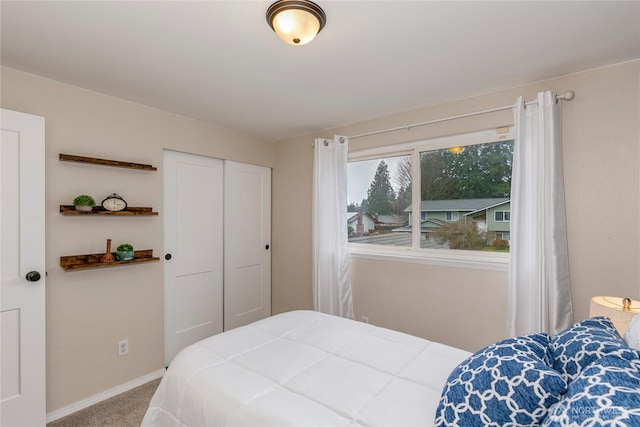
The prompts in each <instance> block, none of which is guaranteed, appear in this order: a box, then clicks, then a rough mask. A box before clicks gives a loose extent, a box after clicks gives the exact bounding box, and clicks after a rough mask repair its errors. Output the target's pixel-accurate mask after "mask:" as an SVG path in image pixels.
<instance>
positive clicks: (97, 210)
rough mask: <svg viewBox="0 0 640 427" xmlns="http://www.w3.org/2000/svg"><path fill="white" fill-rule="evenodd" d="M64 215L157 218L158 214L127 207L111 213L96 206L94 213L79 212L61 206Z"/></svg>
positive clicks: (149, 209)
mask: <svg viewBox="0 0 640 427" xmlns="http://www.w3.org/2000/svg"><path fill="white" fill-rule="evenodd" d="M60 213H61V214H62V215H114V216H156V215H158V212H153V208H147V207H135V206H127V208H126V209H125V210H123V211H118V212H111V211H108V210H106V209H104V208H102V207H101V206H94V208H93V210H92V211H89V212H83V211H77V210H76V207H75V206H73V205H60Z"/></svg>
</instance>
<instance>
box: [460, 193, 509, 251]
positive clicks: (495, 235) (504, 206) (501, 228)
mask: <svg viewBox="0 0 640 427" xmlns="http://www.w3.org/2000/svg"><path fill="white" fill-rule="evenodd" d="M465 216H466V217H467V218H473V220H474V221H476V222H478V225H479V226H480V224H481V223H484V226H485V227H486V231H487V242H488V244H491V243H492V242H493V241H494V240H496V239H500V240H507V241H508V240H511V200H510V199H506V200H504V201H502V202H497V203H495V204H493V205H491V206H487V207H484V208H481V209H478V210H476V211H474V212H470V213H468V214H466V215H465Z"/></svg>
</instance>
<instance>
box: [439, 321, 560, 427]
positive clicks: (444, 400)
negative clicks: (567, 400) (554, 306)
mask: <svg viewBox="0 0 640 427" xmlns="http://www.w3.org/2000/svg"><path fill="white" fill-rule="evenodd" d="M548 344H549V336H548V335H547V334H532V335H526V336H521V337H516V338H511V339H508V340H504V341H500V342H498V343H495V344H492V345H490V346H488V347H485V348H484V349H482V350H480V351H478V352H477V353H475V354H474V355H472V356H471V357H469V358H468V359H467V360H465V361H463V362H462V363H461V364H460V365H458V367H456V368H455V369H454V370H453V372H452V373H451V374H450V375H449V379H448V380H447V384H446V385H445V386H444V388H443V390H442V396H441V398H440V404H439V405H438V409H437V411H436V419H435V425H436V426H505V425H511V426H515V425H518V426H520V425H535V424H539V423H541V422H542V420H543V419H544V418H545V416H546V415H547V410H548V408H549V407H550V406H551V405H553V404H554V403H556V402H558V401H559V400H560V396H561V395H562V394H563V393H564V392H565V391H566V390H567V383H566V382H565V380H564V378H563V377H562V375H560V374H559V373H558V372H556V371H555V370H553V369H552V368H551V367H550V365H551V360H550V357H549V348H548Z"/></svg>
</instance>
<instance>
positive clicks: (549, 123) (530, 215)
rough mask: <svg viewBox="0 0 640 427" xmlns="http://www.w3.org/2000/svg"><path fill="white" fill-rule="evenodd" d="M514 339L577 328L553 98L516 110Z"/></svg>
mask: <svg viewBox="0 0 640 427" xmlns="http://www.w3.org/2000/svg"><path fill="white" fill-rule="evenodd" d="M514 115H515V128H516V139H515V147H514V154H513V176H512V182H511V242H510V244H511V263H510V267H509V269H510V270H509V299H508V320H507V329H508V330H507V332H508V335H509V336H517V335H524V334H530V333H534V332H548V333H549V334H552V335H554V334H556V333H557V332H559V331H561V330H563V329H565V328H567V327H568V326H570V325H571V324H572V322H573V308H572V304H571V285H570V280H569V257H568V253H567V231H566V230H567V227H566V218H565V203H564V182H563V172H562V117H561V107H560V103H559V102H557V101H556V96H555V94H554V93H552V92H541V93H539V94H538V97H537V103H530V104H529V105H525V102H524V100H523V99H522V97H520V98H518V100H517V101H516V104H515V106H514Z"/></svg>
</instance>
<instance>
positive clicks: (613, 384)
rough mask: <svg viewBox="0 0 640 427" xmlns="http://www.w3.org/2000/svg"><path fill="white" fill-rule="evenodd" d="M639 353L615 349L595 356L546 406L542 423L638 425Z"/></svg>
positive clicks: (557, 426)
mask: <svg viewBox="0 0 640 427" xmlns="http://www.w3.org/2000/svg"><path fill="white" fill-rule="evenodd" d="M639 357H640V356H639V355H638V354H637V353H636V352H634V351H633V350H630V349H625V350H618V351H615V352H613V353H610V354H608V355H606V356H604V357H602V358H601V359H598V360H596V361H595V362H593V363H592V364H591V365H589V366H588V367H587V368H585V369H584V370H583V371H582V372H581V373H580V375H579V376H578V378H576V379H575V380H574V381H573V382H572V383H571V384H569V389H568V391H567V394H566V395H565V396H564V398H563V399H562V400H561V401H560V402H559V403H557V404H555V405H553V406H552V407H551V408H549V414H548V415H547V418H546V419H545V420H544V423H543V425H544V426H552V427H560V426H566V425H572V426H576V427H578V426H594V425H598V426H605V425H606V426H640V358H639Z"/></svg>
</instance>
